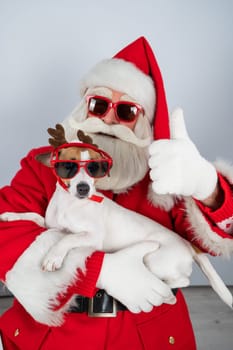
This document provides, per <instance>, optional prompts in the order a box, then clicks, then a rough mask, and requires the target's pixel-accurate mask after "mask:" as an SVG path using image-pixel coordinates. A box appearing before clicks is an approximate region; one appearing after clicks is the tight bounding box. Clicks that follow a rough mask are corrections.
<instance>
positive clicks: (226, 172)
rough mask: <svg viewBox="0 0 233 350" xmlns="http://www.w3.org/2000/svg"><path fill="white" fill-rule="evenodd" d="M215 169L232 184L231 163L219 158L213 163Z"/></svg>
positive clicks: (232, 167)
mask: <svg viewBox="0 0 233 350" xmlns="http://www.w3.org/2000/svg"><path fill="white" fill-rule="evenodd" d="M214 166H215V168H216V170H217V171H218V172H219V173H220V174H222V175H223V176H224V177H225V178H226V179H227V180H228V181H229V183H230V184H233V165H232V164H231V163H229V162H227V161H226V160H222V159H219V160H217V161H216V162H215V163H214Z"/></svg>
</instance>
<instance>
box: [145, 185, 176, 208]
mask: <svg viewBox="0 0 233 350" xmlns="http://www.w3.org/2000/svg"><path fill="white" fill-rule="evenodd" d="M179 198H180V197H178V196H173V195H171V194H157V193H155V192H154V191H153V188H152V184H150V185H149V188H148V193H147V199H148V200H149V202H151V203H152V204H153V205H154V206H155V207H157V208H160V209H163V210H165V211H170V210H171V209H172V208H173V207H174V205H175V204H176V202H177V201H178V200H179Z"/></svg>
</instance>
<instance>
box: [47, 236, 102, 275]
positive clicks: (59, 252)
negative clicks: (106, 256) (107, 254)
mask: <svg viewBox="0 0 233 350" xmlns="http://www.w3.org/2000/svg"><path fill="white" fill-rule="evenodd" d="M79 247H93V249H97V248H99V244H97V242H96V235H95V237H93V235H92V234H91V233H89V232H80V233H70V234H67V235H66V236H65V237H63V238H62V239H61V240H60V241H59V242H57V243H56V244H55V245H54V246H53V247H52V248H51V249H50V250H49V251H48V253H47V254H46V256H45V258H44V259H43V262H42V269H43V270H44V271H56V270H58V269H60V268H61V266H62V264H63V261H64V259H65V257H66V255H67V254H68V253H69V251H70V250H71V249H73V248H79Z"/></svg>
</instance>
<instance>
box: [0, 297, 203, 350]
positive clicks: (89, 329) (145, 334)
mask: <svg viewBox="0 0 233 350" xmlns="http://www.w3.org/2000/svg"><path fill="white" fill-rule="evenodd" d="M0 326H1V329H2V333H3V344H4V345H5V349H6V350H39V349H40V350H54V349H56V350H63V349H69V350H75V349H79V350H103V349H106V350H119V349H123V350H124V349H133V350H157V349H158V350H159V349H163V350H169V349H171V348H172V349H176V350H187V349H188V350H195V349H196V346H195V341H194V336H193V331H192V326H191V323H190V318H189V316H188V312H187V308H186V305H185V302H184V300H183V296H182V294H181V293H180V292H179V293H178V295H177V303H176V304H175V305H173V306H171V305H162V306H161V307H159V308H154V309H153V311H152V312H150V313H143V312H142V313H140V314H132V313H130V312H129V311H124V312H121V311H119V312H118V314H117V317H116V318H91V317H88V316H87V315H86V314H85V313H84V314H77V313H70V314H68V315H67V318H66V321H65V323H64V324H63V326H62V327H61V328H55V327H53V328H50V327H47V326H44V325H41V324H37V323H36V322H35V321H34V320H33V319H32V318H31V317H30V316H29V315H28V314H26V312H25V311H24V310H23V308H22V306H20V305H19V304H18V303H17V302H16V303H15V305H14V307H13V308H12V309H10V310H8V311H7V312H6V313H5V314H4V315H3V317H2V319H1V321H0ZM16 330H18V335H17V336H15V334H17V333H15V332H16ZM170 337H173V339H174V341H175V344H174V345H171V344H170V343H169V339H170Z"/></svg>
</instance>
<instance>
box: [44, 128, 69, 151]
mask: <svg viewBox="0 0 233 350" xmlns="http://www.w3.org/2000/svg"><path fill="white" fill-rule="evenodd" d="M47 131H48V133H49V135H51V136H52V138H49V143H50V145H51V146H53V147H58V146H61V145H63V144H64V143H68V141H67V140H66V138H65V130H64V128H63V126H62V125H61V124H56V126H55V129H53V128H48V130H47Z"/></svg>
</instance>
